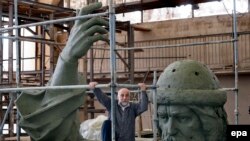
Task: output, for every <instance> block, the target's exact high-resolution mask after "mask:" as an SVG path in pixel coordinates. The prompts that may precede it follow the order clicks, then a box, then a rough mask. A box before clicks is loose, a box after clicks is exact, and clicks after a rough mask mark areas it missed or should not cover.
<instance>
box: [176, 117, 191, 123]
mask: <svg viewBox="0 0 250 141" xmlns="http://www.w3.org/2000/svg"><path fill="white" fill-rule="evenodd" d="M177 119H178V121H179V122H188V121H190V120H191V118H190V117H188V116H179V117H178V118H177Z"/></svg>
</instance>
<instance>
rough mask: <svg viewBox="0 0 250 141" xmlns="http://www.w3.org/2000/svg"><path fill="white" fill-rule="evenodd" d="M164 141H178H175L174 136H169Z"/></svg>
mask: <svg viewBox="0 0 250 141" xmlns="http://www.w3.org/2000/svg"><path fill="white" fill-rule="evenodd" d="M162 141H176V140H175V137H173V136H167V137H166V138H164V139H163V140H162Z"/></svg>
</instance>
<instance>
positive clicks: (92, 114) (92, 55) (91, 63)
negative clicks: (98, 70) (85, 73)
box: [89, 48, 94, 119]
mask: <svg viewBox="0 0 250 141" xmlns="http://www.w3.org/2000/svg"><path fill="white" fill-rule="evenodd" d="M89 66H90V82H92V81H94V49H93V48H91V49H90V65H89ZM90 98H91V102H90V106H91V107H94V97H93V96H91V97H90ZM90 118H91V119H93V118H94V113H93V112H91V113H90Z"/></svg>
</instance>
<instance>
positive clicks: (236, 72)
mask: <svg viewBox="0 0 250 141" xmlns="http://www.w3.org/2000/svg"><path fill="white" fill-rule="evenodd" d="M233 7H234V10H233V36H234V42H233V48H234V80H235V81H234V85H235V91H234V94H235V109H234V114H235V124H236V125H238V124H239V100H238V98H239V87H238V79H239V78H238V61H239V60H238V58H239V57H238V46H237V41H238V35H237V15H236V0H234V2H233Z"/></svg>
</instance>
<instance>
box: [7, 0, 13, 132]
mask: <svg viewBox="0 0 250 141" xmlns="http://www.w3.org/2000/svg"><path fill="white" fill-rule="evenodd" d="M13 13H14V6H13V4H10V5H9V27H12V26H13V18H14V15H13ZM9 36H13V30H9ZM8 49H9V57H8V58H9V59H8V80H9V85H12V84H13V39H9V48H8ZM12 98H13V94H12V93H9V99H12ZM9 102H11V101H10V100H9ZM9 105H12V104H9ZM12 108H13V107H11V108H10V109H11V110H10V113H9V135H10V136H14V132H13V130H14V127H13V126H14V111H13V109H12Z"/></svg>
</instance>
